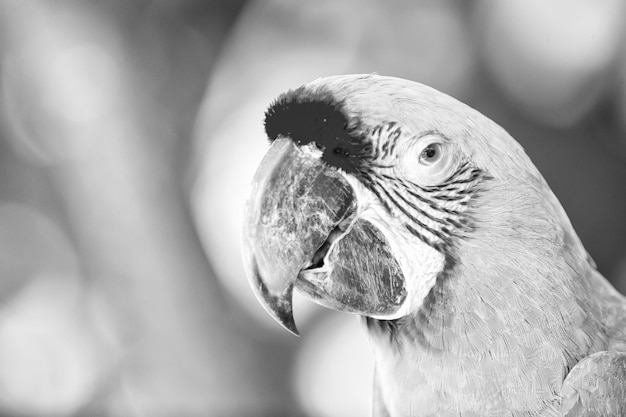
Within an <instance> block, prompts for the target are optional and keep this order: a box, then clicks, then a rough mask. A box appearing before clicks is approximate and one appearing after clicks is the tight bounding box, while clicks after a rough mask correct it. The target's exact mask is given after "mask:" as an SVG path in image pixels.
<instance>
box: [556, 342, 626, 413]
mask: <svg viewBox="0 0 626 417" xmlns="http://www.w3.org/2000/svg"><path fill="white" fill-rule="evenodd" d="M561 398H562V400H561V412H562V413H563V415H564V416H567V417H576V416H588V415H594V416H595V415H597V416H623V415H626V353H624V352H616V351H601V352H597V353H594V354H593V355H590V356H587V357H586V358H584V359H583V360H581V361H580V362H579V363H578V364H577V365H576V366H575V367H574V368H572V370H571V371H570V373H569V374H568V376H567V377H566V379H565V381H564V382H563V387H562V388H561Z"/></svg>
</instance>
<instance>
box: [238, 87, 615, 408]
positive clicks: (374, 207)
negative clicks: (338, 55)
mask: <svg viewBox="0 0 626 417" xmlns="http://www.w3.org/2000/svg"><path fill="white" fill-rule="evenodd" d="M265 128H266V132H267V135H268V137H269V140H270V142H271V147H270V149H269V151H268V153H267V155H266V156H265V158H264V160H263V161H262V163H261V165H260V166H259V168H258V170H257V172H256V174H255V176H254V180H253V184H252V192H251V195H250V198H249V200H248V203H247V206H246V211H245V222H244V229H243V255H244V262H245V267H246V272H247V275H248V278H249V280H250V283H251V286H252V289H253V291H254V293H255V294H256V296H257V298H258V299H259V300H260V301H261V303H262V304H263V305H264V307H265V309H266V310H267V311H268V312H269V313H270V314H271V315H272V316H273V317H274V318H275V319H276V320H277V321H278V322H279V323H280V324H282V325H283V326H284V327H285V328H287V329H288V330H290V331H291V332H292V333H294V334H297V329H296V326H295V323H294V320H293V314H292V294H293V291H294V288H295V289H297V290H298V291H300V292H302V293H304V294H305V295H307V296H308V297H310V298H311V299H313V300H314V301H316V302H318V303H320V304H322V305H323V306H326V307H328V308H331V309H335V310H340V311H346V312H350V313H355V314H359V315H361V316H363V317H365V319H364V320H363V321H364V322H365V324H366V329H367V332H368V336H369V340H370V346H371V347H372V350H373V353H374V357H375V363H376V366H375V367H376V372H375V374H376V376H375V384H374V386H375V389H374V411H375V415H380V416H394V417H395V416H414V415H415V414H416V413H417V412H419V413H421V415H441V416H443V415H454V416H458V415H486V414H489V415H512V416H528V415H565V414H567V413H568V412H569V411H568V410H572V411H571V413H570V414H567V415H574V414H572V413H574V411H576V410H578V411H577V412H581V413H582V414H576V415H583V414H584V415H587V414H585V412H587V411H589V412H590V413H591V414H593V415H626V414H625V413H626V403H625V402H624V401H623V399H624V393H626V378H625V377H624V375H626V373H625V372H624V371H623V369H624V368H623V364H624V363H626V353H623V352H624V351H625V350H626V333H625V332H624V330H623V329H624V325H623V324H624V323H626V300H625V299H624V297H623V296H621V295H620V294H619V293H617V291H616V290H615V289H614V288H612V287H611V285H610V284H609V283H608V282H607V281H606V280H605V279H604V278H603V277H602V276H601V275H600V274H599V273H598V272H597V271H596V269H595V265H594V263H593V261H592V260H591V258H590V257H589V255H588V254H587V253H586V251H585V249H584V247H583V246H582V244H581V242H580V240H579V239H578V237H577V235H576V233H575V232H574V230H573V228H572V225H571V224H570V222H569V220H568V218H567V215H566V214H565V212H564V210H563V208H562V207H561V205H560V204H559V202H558V200H557V199H556V197H555V196H554V194H553V193H552V191H551V190H550V188H549V187H548V185H547V184H546V182H545V181H544V179H543V178H542V177H541V174H540V173H539V172H538V171H537V169H536V168H535V167H534V165H533V164H532V163H531V162H530V160H529V158H528V156H527V155H526V154H525V153H524V151H523V149H522V148H521V146H520V145H519V144H518V143H517V142H516V141H515V140H514V139H513V138H512V137H511V136H509V135H508V134H507V133H506V132H505V131H504V130H503V129H502V128H500V127H499V126H498V125H497V124H495V123H494V122H492V121H491V120H489V119H488V118H486V117H485V116H483V115H482V114H480V113H478V112H477V111H475V110H473V109H471V108H470V107H468V106H466V105H464V104H462V103H460V102H459V101H457V100H455V99H453V98H451V97H449V96H447V95H445V94H442V93H440V92H438V91H436V90H433V89H431V88H429V87H426V86H423V85H421V84H418V83H414V82H411V81H407V80H402V79H398V78H392V77H382V76H377V75H346V76H337V77H329V78H322V79H319V80H316V81H313V82H311V83H309V84H306V85H304V86H302V87H300V88H298V89H296V90H293V91H289V92H287V93H285V94H283V95H282V96H280V97H279V98H278V99H277V100H276V101H275V102H274V103H273V104H272V105H271V106H270V108H269V110H268V111H267V114H266V120H265ZM570 370H571V372H570ZM568 374H569V375H568ZM590 393H593V394H590ZM616 404H618V405H619V407H621V408H619V410H620V411H619V412H618V413H617V414H615V412H614V410H616V409H617V408H615V407H618V406H617V405H616ZM418 410H419V411H418ZM599 410H600V411H599ZM602 410H604V411H602ZM610 410H613V411H610Z"/></svg>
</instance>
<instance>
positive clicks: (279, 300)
mask: <svg viewBox="0 0 626 417" xmlns="http://www.w3.org/2000/svg"><path fill="white" fill-rule="evenodd" d="M252 264H253V273H252V275H251V277H252V288H253V289H254V290H255V291H254V293H255V295H256V297H257V299H258V300H259V301H260V302H261V304H262V305H263V308H264V309H265V311H267V312H268V313H269V315H270V316H272V318H273V319H274V320H276V321H277V322H278V324H280V325H281V326H282V327H283V328H284V329H286V330H287V331H289V333H291V334H293V335H294V336H300V332H299V331H298V328H297V327H296V322H295V320H294V318H293V306H292V299H293V283H289V284H288V285H287V287H286V288H284V289H283V290H282V291H281V292H280V294H278V295H275V294H273V293H272V291H270V290H269V289H268V288H267V286H266V284H265V281H264V280H263V279H262V277H261V273H260V271H259V267H258V264H257V262H256V259H254V257H253V261H252Z"/></svg>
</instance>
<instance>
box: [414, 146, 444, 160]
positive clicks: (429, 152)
mask: <svg viewBox="0 0 626 417" xmlns="http://www.w3.org/2000/svg"><path fill="white" fill-rule="evenodd" d="M442 153H443V149H442V147H441V144H439V143H431V144H429V145H428V146H426V147H425V148H424V149H423V150H422V152H421V153H420V156H419V162H420V164H423V165H432V164H434V163H435V162H437V161H438V160H440V159H441V156H442Z"/></svg>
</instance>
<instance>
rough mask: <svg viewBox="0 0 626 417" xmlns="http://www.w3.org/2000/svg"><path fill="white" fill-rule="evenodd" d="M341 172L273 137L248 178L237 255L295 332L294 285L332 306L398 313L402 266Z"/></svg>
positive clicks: (267, 302) (264, 298)
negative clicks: (249, 186)
mask: <svg viewBox="0 0 626 417" xmlns="http://www.w3.org/2000/svg"><path fill="white" fill-rule="evenodd" d="M344 175H345V174H344V173H342V172H341V171H339V170H337V169H336V168H334V167H331V166H330V165H328V164H327V163H326V162H324V161H323V160H322V159H320V157H317V156H314V155H312V154H311V152H305V151H303V150H302V149H300V148H299V147H297V146H296V145H295V144H294V143H293V142H292V141H291V140H290V139H289V138H285V137H279V138H278V139H276V140H275V141H274V142H273V144H272V146H271V147H270V150H269V151H268V153H267V155H266V156H265V158H264V159H263V161H262V162H261V165H260V166H259V168H258V170H257V172H256V174H255V176H254V180H253V183H252V192H251V195H250V197H249V200H248V203H247V206H246V210H245V220H244V230H243V256H244V264H245V268H246V273H247V275H248V278H249V280H250V284H251V286H252V290H253V291H254V293H255V295H256V297H257V298H258V299H259V300H260V302H261V303H262V304H263V306H264V307H265V309H266V310H267V312H268V313H269V314H270V315H271V316H272V317H274V318H275V319H276V320H277V321H278V322H279V323H280V324H281V325H282V326H283V327H285V328H286V329H287V330H289V331H290V332H292V333H294V334H296V335H297V334H298V330H297V328H296V325H295V323H294V320H293V312H292V296H293V289H294V286H295V287H296V288H298V290H300V291H302V292H304V293H305V294H306V295H308V296H309V297H311V298H312V299H313V300H314V301H316V302H318V303H320V304H322V305H324V306H326V307H329V308H332V309H336V310H342V311H348V312H352V313H359V314H365V315H370V316H376V317H392V316H393V315H394V314H398V313H400V312H401V311H402V310H401V309H400V307H401V306H402V305H403V303H404V301H405V299H406V295H407V294H406V289H405V280H404V276H403V273H402V270H401V268H400V266H399V264H398V262H397V260H396V258H395V256H394V254H393V253H392V250H391V247H390V245H389V244H388V241H387V239H386V238H385V236H384V234H383V233H382V231H381V230H380V229H379V228H377V227H375V226H374V225H373V224H372V223H370V222H369V221H368V220H366V219H364V218H361V217H359V215H358V213H359V210H358V207H357V205H358V201H357V200H358V199H357V196H356V192H355V190H354V189H353V188H352V186H351V185H350V184H349V183H348V181H347V180H346V177H345V176H344Z"/></svg>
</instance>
